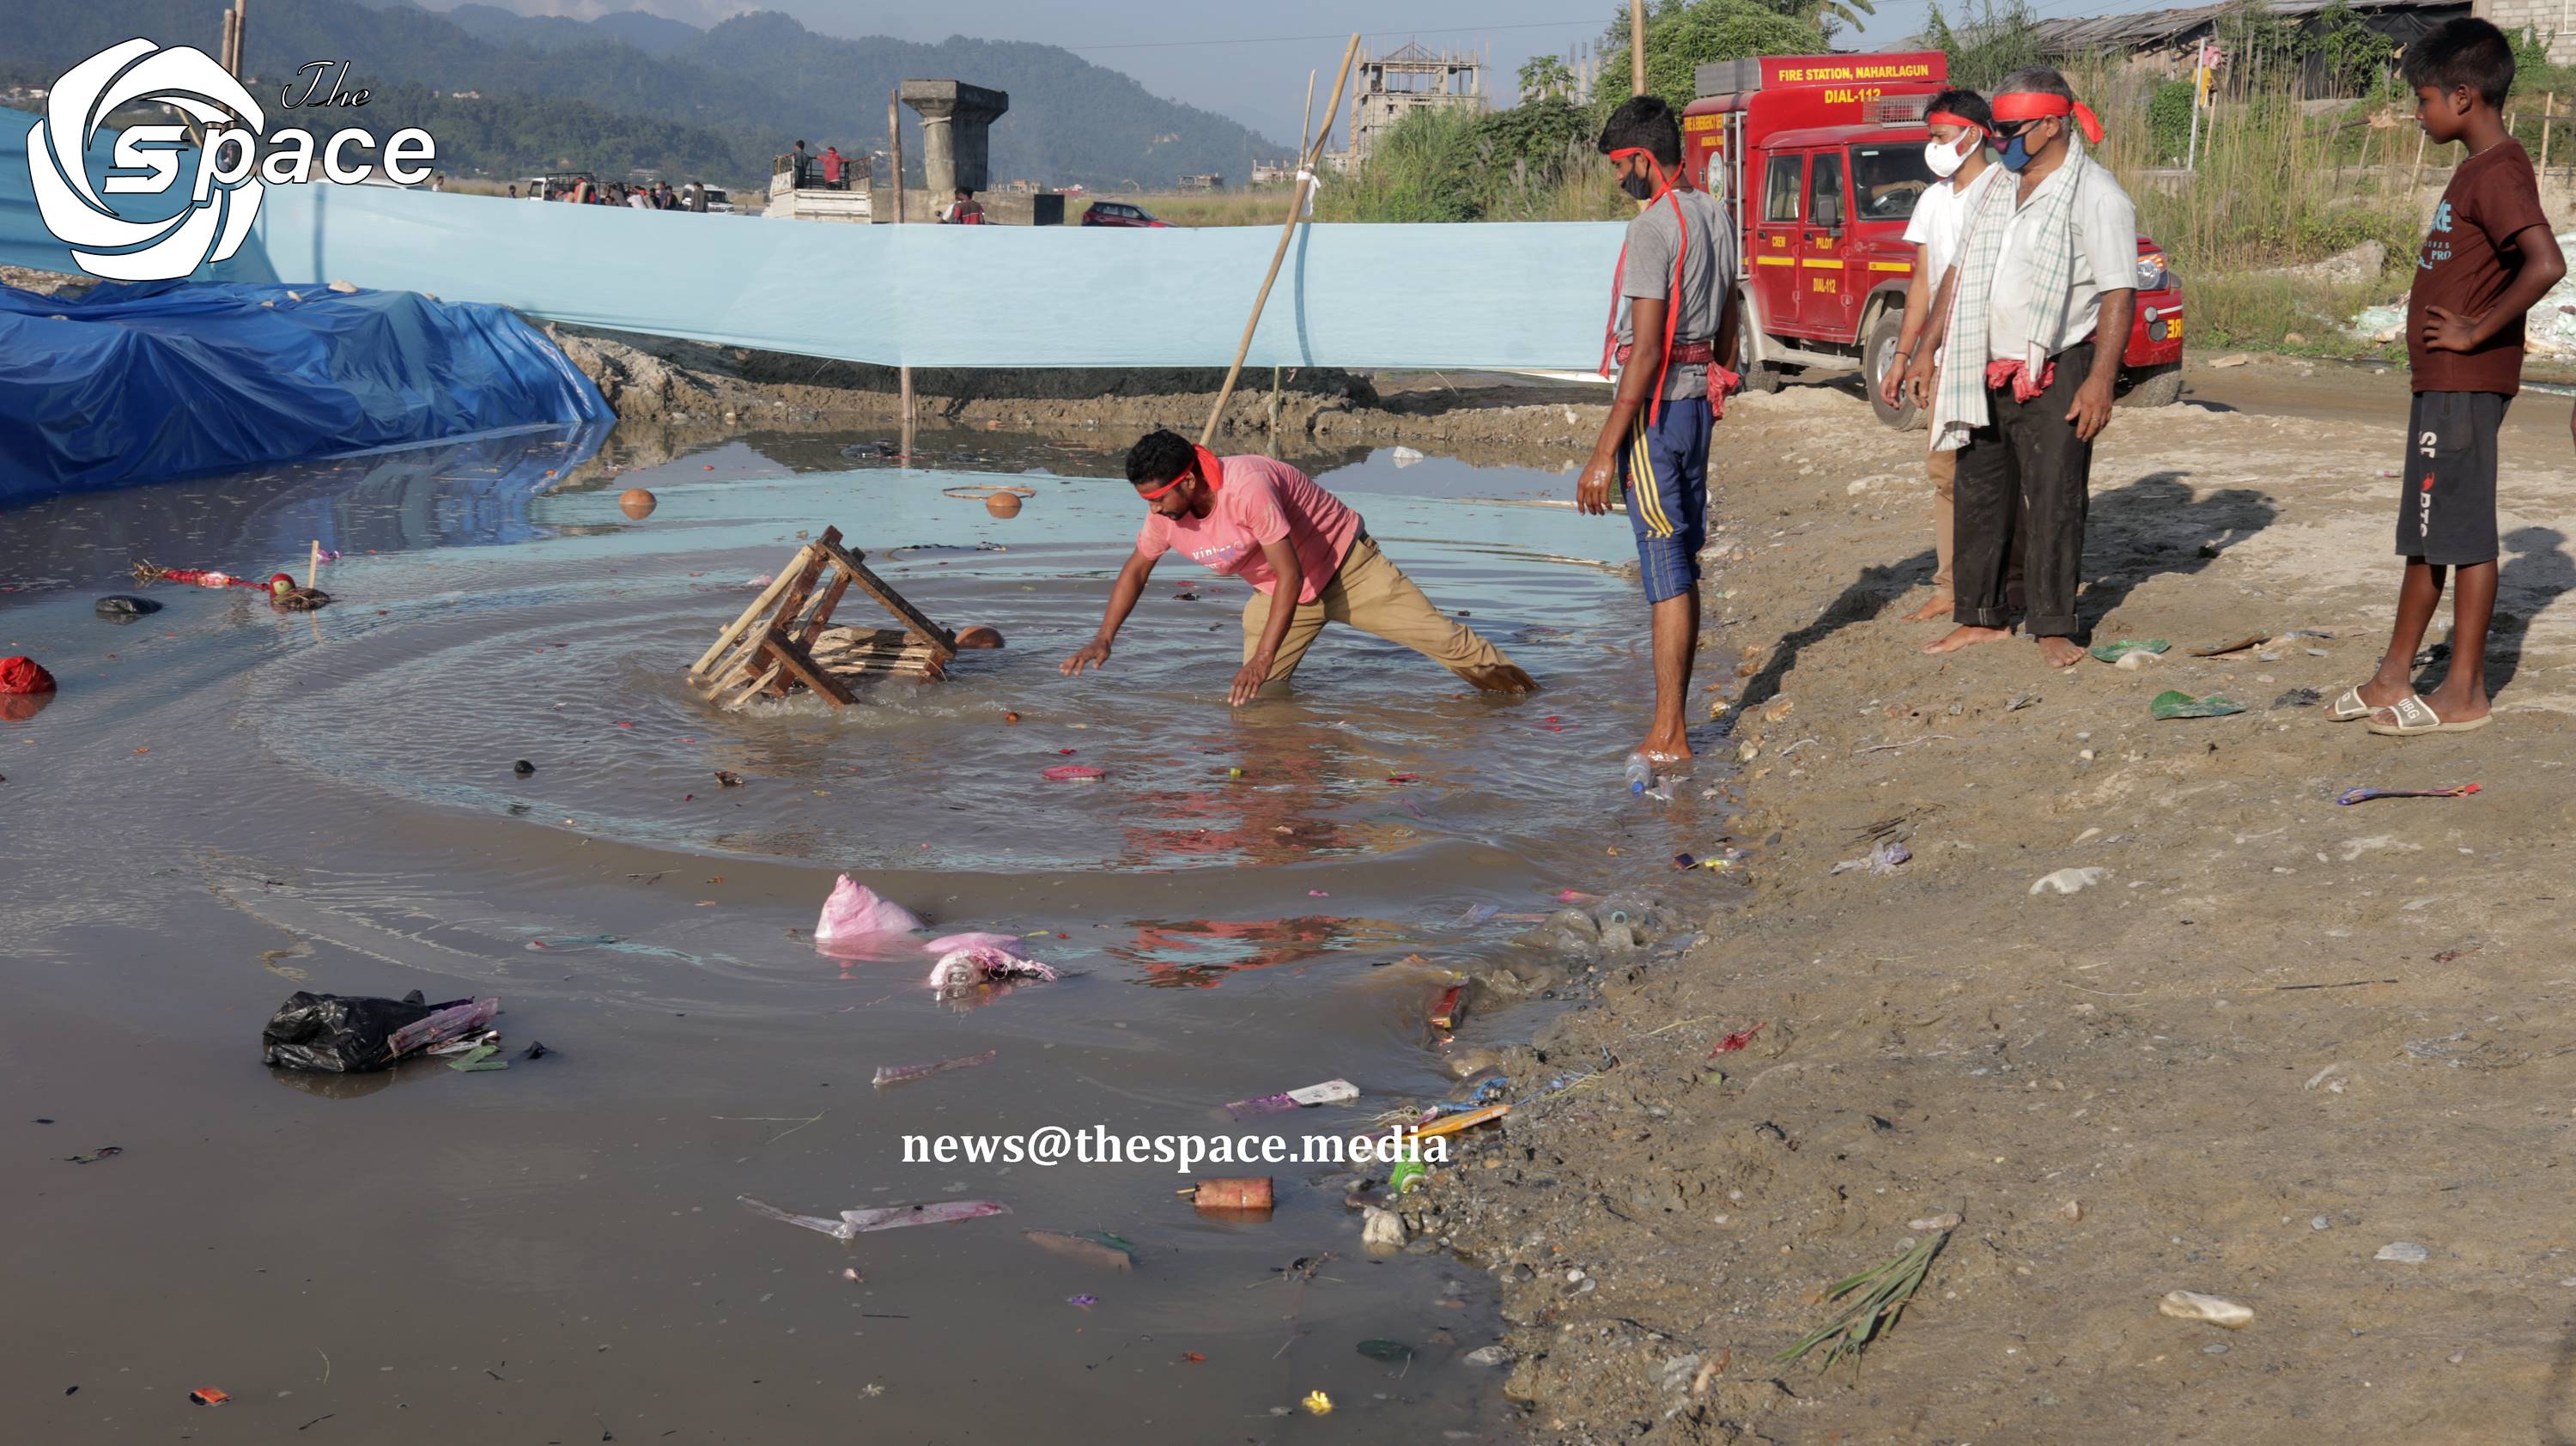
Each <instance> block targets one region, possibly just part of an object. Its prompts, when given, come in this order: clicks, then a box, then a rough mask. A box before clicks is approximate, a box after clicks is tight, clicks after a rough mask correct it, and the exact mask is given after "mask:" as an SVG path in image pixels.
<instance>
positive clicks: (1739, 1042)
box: [1709, 1019, 1771, 1054]
mask: <svg viewBox="0 0 2576 1446" xmlns="http://www.w3.org/2000/svg"><path fill="white" fill-rule="evenodd" d="M1770 1026H1771V1021H1770V1020H1767V1019H1766V1020H1764V1021H1762V1022H1761V1023H1760V1024H1757V1025H1755V1026H1753V1027H1752V1028H1751V1029H1739V1030H1737V1031H1735V1032H1734V1033H1733V1034H1730V1035H1728V1036H1727V1037H1726V1038H1724V1039H1721V1040H1719V1041H1718V1042H1717V1047H1716V1048H1715V1049H1712V1050H1710V1051H1709V1053H1710V1054H1733V1053H1735V1052H1736V1051H1737V1050H1739V1049H1742V1048H1744V1047H1745V1046H1746V1045H1748V1044H1751V1043H1752V1042H1753V1036H1755V1035H1757V1034H1760V1033H1761V1032H1762V1031H1763V1030H1765V1029H1768V1028H1770Z"/></svg>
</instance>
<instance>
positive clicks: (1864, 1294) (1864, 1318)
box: [1774, 1230, 1950, 1367]
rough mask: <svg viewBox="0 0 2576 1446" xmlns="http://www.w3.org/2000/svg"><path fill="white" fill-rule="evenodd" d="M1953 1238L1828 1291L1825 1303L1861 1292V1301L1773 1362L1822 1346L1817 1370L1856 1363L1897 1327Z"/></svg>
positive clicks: (1945, 1234)
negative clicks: (1934, 1261) (1847, 1361)
mask: <svg viewBox="0 0 2576 1446" xmlns="http://www.w3.org/2000/svg"><path fill="white" fill-rule="evenodd" d="M1949 1239H1950V1232H1949V1231H1947V1230H1943V1231H1941V1232H1940V1233H1939V1234H1937V1235H1934V1236H1933V1237H1932V1238H1931V1239H1929V1240H1926V1241H1924V1242H1923V1243H1922V1244H1920V1245H1917V1246H1915V1247H1914V1248H1913V1249H1911V1250H1909V1251H1907V1252H1905V1253H1904V1254H1903V1255H1900V1256H1897V1257H1896V1258H1895V1259H1893V1260H1890V1261H1887V1262H1885V1263H1883V1264H1880V1265H1875V1266H1872V1267H1871V1268H1869V1269H1867V1270H1864V1271H1862V1272H1861V1273H1860V1274H1858V1275H1854V1276H1850V1277H1848V1278H1846V1279H1844V1280H1841V1281H1837V1282H1836V1283H1835V1284H1833V1285H1832V1286H1829V1287H1827V1288H1826V1290H1825V1298H1826V1299H1827V1300H1836V1299H1839V1298H1841V1297H1843V1296H1845V1295H1849V1294H1852V1293H1853V1292H1855V1291H1858V1292H1859V1293H1860V1298H1859V1299H1857V1300H1855V1301H1853V1302H1852V1303H1851V1304H1850V1305H1848V1306H1845V1307H1844V1308H1843V1310H1842V1311H1841V1313H1840V1314H1838V1315H1836V1316H1835V1317H1834V1318H1833V1319H1832V1320H1830V1321H1827V1322H1826V1323H1825V1324H1824V1325H1823V1326H1821V1327H1819V1328H1818V1329H1817V1330H1815V1331H1814V1332H1812V1333H1810V1334H1809V1335H1808V1336H1806V1337H1805V1338H1804V1339H1802V1340H1800V1341H1799V1342H1798V1343H1797V1344H1796V1345H1793V1346H1791V1347H1789V1349H1787V1350H1785V1351H1782V1352H1781V1353H1780V1354H1779V1355H1778V1356H1776V1357H1774V1359H1775V1360H1777V1361H1779V1362H1780V1363H1782V1364H1784V1365H1785V1364H1786V1363H1788V1362H1790V1361H1794V1360H1797V1359H1799V1358H1800V1357H1803V1356H1805V1355H1806V1354H1807V1353H1808V1352H1809V1351H1812V1350H1814V1349H1815V1348H1816V1347H1818V1346H1824V1347H1825V1354H1824V1359H1823V1360H1821V1361H1819V1362H1818V1363H1817V1364H1818V1366H1819V1367H1830V1366H1832V1365H1833V1364H1834V1363H1835V1362H1836V1361H1839V1360H1842V1359H1844V1358H1845V1357H1851V1358H1853V1359H1858V1358H1859V1356H1860V1353H1861V1352H1862V1351H1864V1350H1867V1349H1868V1348H1869V1345H1870V1343H1871V1342H1872V1341H1874V1340H1877V1339H1879V1338H1880V1337H1883V1336H1885V1335H1886V1334H1887V1332H1888V1331H1890V1330H1892V1329H1894V1328H1895V1326H1896V1320H1897V1317H1898V1316H1901V1315H1903V1314H1904V1313H1905V1306H1906V1303H1907V1302H1908V1301H1911V1300H1912V1299H1913V1298H1914V1292H1915V1290H1916V1289H1917V1288H1918V1287H1920V1286H1921V1285H1922V1284H1923V1276H1924V1273H1925V1272H1926V1271H1928V1270H1930V1269H1931V1268H1932V1257H1933V1256H1935V1255H1938V1254H1940V1252H1941V1247H1942V1246H1943V1245H1944V1244H1946V1243H1947V1242H1948V1241H1949ZM1827 1342H1831V1344H1830V1345H1828V1344H1827Z"/></svg>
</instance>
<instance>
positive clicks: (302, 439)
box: [0, 282, 610, 505]
mask: <svg viewBox="0 0 2576 1446" xmlns="http://www.w3.org/2000/svg"><path fill="white" fill-rule="evenodd" d="M609 416H610V412H609V408H608V404H607V403H606V402H604V401H602V400H601V399H600V395H599V390H598V389H597V388H596V387H593V386H592V385H591V384H590V380H589V378H587V377H584V376H583V375H582V374H581V373H580V372H579V371H577V370H575V369H574V368H573V366H572V364H571V363H570V362H569V361H567V360H565V358H564V355H563V353H562V352H561V351H560V350H558V349H557V348H556V347H555V345H554V343H552V342H551V341H548V340H547V339H546V338H545V337H544V336H543V335H541V334H539V333H538V332H537V331H536V330H534V329H533V328H531V327H530V326H529V325H528V324H527V323H526V322H524V321H522V320H520V319H519V318H518V317H517V316H515V315H513V314H511V313H510V312H509V311H507V310H505V309H503V308H501V307H498V306H490V305H483V304H478V303H460V302H441V301H432V300H430V299H429V298H428V297H425V296H421V295H419V294H417V293H413V292H406V291H364V290H361V291H356V292H349V293H342V292H336V291H331V290H329V289H327V288H324V287H320V286H312V287H289V286H282V285H273V284H272V285H245V284H237V283H213V282H193V283H191V282H151V283H137V284H115V283H111V284H106V285H102V286H99V287H97V288H96V289H95V290H93V291H91V292H90V293H89V294H88V295H86V296H82V297H79V298H65V297H59V296H45V295H41V294H39V293H36V292H31V291H20V290H17V289H16V288H14V287H0V505H6V504H8V503H11V502H15V501H24V500H27V499H29V498H33V497H40V496H44V495H47V494H50V493H55V492H74V491H82V490H86V489H90V488H99V487H118V486H124V485H127V484H130V483H136V482H157V481H162V480H164V479H168V478H173V477H186V476H195V475H201V474H204V473H210V472H225V471H233V470H236V469H241V468H246V467H251V466H256V465H258V464H261V463H265V462H273V461H281V460H286V459H291V458H308V457H323V456H333V455H340V454H347V453H353V452H364V451H369V450H373V449H376V448H381V447H396V446H404V445H409V444H412V443H418V442H429V441H437V440H440V439H442V438H455V437H462V436H467V435H470V434H474V433H482V432H491V431H495V430H498V429H503V428H512V427H525V426H531V425H538V424H558V425H559V424H562V423H567V422H588V421H605V420H608V419H609Z"/></svg>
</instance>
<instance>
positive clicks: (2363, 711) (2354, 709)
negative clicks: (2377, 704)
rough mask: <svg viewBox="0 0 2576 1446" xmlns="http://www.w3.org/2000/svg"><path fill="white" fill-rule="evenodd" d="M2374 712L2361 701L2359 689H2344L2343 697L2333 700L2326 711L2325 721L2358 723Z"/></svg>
mask: <svg viewBox="0 0 2576 1446" xmlns="http://www.w3.org/2000/svg"><path fill="white" fill-rule="evenodd" d="M2375 711H2377V710H2375V709H2373V708H2372V707H2371V706H2370V705H2369V704H2368V703H2365V702H2363V701H2361V689H2359V688H2357V687H2356V688H2346V689H2344V690H2343V696H2342V697H2340V698H2337V699H2335V700H2334V706H2333V707H2331V708H2328V709H2327V710H2326V721H2327V722H2329V723H2358V722H2360V721H2361V720H2362V719H2364V718H2367V717H2369V716H2370V715H2371V714H2372V713H2373V712H2375Z"/></svg>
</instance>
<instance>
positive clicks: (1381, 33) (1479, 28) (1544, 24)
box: [1062, 16, 1608, 51]
mask: <svg viewBox="0 0 2576 1446" xmlns="http://www.w3.org/2000/svg"><path fill="white" fill-rule="evenodd" d="M1578 26H1579V27H1581V28H1583V29H1586V30H1600V29H1607V28H1608V22H1607V21H1605V20H1602V19H1601V18H1600V17H1598V16H1594V17H1591V18H1588V19H1583V20H1533V21H1526V22H1523V23H1520V24H1514V25H1457V26H1451V27H1449V28H1448V29H1445V30H1364V31H1362V32H1360V34H1361V37H1362V38H1363V39H1367V40H1384V39H1387V38H1389V37H1391V36H1396V35H1406V36H1411V35H1485V34H1490V33H1492V32H1494V31H1500V30H1566V29H1572V28H1575V27H1578ZM1349 37H1350V32H1349V31H1347V30H1336V31H1333V32H1331V33H1329V34H1324V35H1247V36H1243V37H1240V38H1238V39H1233V40H1138V41H1132V42H1129V43H1126V44H1121V45H1067V46H1064V47H1062V48H1063V49H1066V50H1075V51H1087V50H1176V49H1182V48H1186V47H1194V46H1207V45H1290V44H1309V43H1312V42H1314V41H1318V40H1345V39H1348V38H1349Z"/></svg>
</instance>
